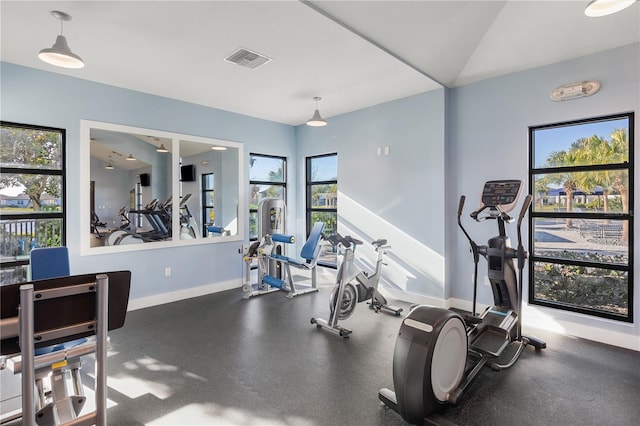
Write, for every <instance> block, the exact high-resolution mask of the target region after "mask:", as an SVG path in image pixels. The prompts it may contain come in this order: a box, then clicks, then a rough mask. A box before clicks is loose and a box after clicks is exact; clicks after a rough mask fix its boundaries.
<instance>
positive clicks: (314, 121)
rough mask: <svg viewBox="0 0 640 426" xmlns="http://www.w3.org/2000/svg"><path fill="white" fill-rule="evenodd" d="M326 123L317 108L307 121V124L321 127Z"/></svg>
mask: <svg viewBox="0 0 640 426" xmlns="http://www.w3.org/2000/svg"><path fill="white" fill-rule="evenodd" d="M326 125H327V122H326V121H325V120H324V119H323V118H322V117H320V111H318V110H316V111H315V112H314V113H313V117H311V118H310V119H309V121H307V126H313V127H321V126H326Z"/></svg>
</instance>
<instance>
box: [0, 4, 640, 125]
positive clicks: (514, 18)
mask: <svg viewBox="0 0 640 426" xmlns="http://www.w3.org/2000/svg"><path fill="white" fill-rule="evenodd" d="M588 3H589V0H574V1H516V0H510V1H484V0H477V1H426V0H423V1H406V0H394V1H366V0H351V1H313V2H308V1H296V0H285V1H268V0H263V1H241V0H236V1H71V2H63V1H6V0H2V1H1V2H0V14H1V16H0V23H1V27H2V28H1V33H0V35H1V50H0V55H1V59H2V60H3V61H6V62H10V63H15V64H19V65H24V66H28V67H33V68H39V69H43V70H48V71H52V72H56V73H61V74H66V75H71V76H75V77H78V78H83V79H87V80H92V81H97V82H101V83H105V84H109V85H113V86H118V87H123V88H127V89H132V90H137V91H141V92H146V93H151V94H156V95H160V96H166V97H169V98H174V99H179V100H183V101H187V102H193V103H196V104H201V105H206V106H210V107H214V108H219V109H223V110H227V111H233V112H236V113H240V114H245V115H249V116H252V117H259V118H263V119H267V120H272V121H276V122H280V123H286V124H291V125H299V124H302V123H304V122H305V121H306V120H307V119H308V118H309V117H310V116H311V114H312V113H313V109H314V108H315V103H314V101H313V100H312V98H313V97H314V96H321V97H322V98H323V99H322V101H321V102H320V105H319V109H320V112H321V113H322V115H323V116H324V117H325V118H327V117H331V116H334V115H338V114H343V113H346V112H350V111H354V110H358V109H361V108H365V107H367V106H371V105H376V104H379V103H382V102H386V101H390V100H393V99H399V98H403V97H406V96H410V95H414V94H418V93H422V92H426V91H430V90H433V89H436V88H439V87H440V84H442V85H445V86H447V87H456V86H460V85H463V84H468V83H471V82H475V81H479V80H483V79H487V78H491V77H496V76H500V75H504V74H508V73H511V72H515V71H520V70H524V69H529V68H533V67H537V66H542V65H547V64H550V63H555V62H559V61H563V60H567V59H571V58H576V57H579V56H584V55H588V54H591V53H595V52H599V51H603V50H607V49H610V48H614V47H618V46H624V45H627V44H631V43H635V42H640V4H639V2H636V4H634V5H633V6H631V7H630V8H628V9H626V10H624V11H622V12H620V13H618V14H615V15H611V16H608V17H603V18H588V17H586V16H585V15H584V13H583V10H584V8H585V6H586V5H587V4H588ZM52 10H61V11H64V12H66V13H69V14H70V15H72V17H73V20H72V21H71V22H67V23H65V25H64V35H65V36H66V37H67V40H68V42H69V46H70V47H71V49H72V50H73V51H74V52H75V53H76V54H78V55H80V56H81V57H82V58H83V60H84V61H85V63H86V67H85V68H83V69H80V70H65V69H61V68H57V67H54V66H51V65H48V64H45V63H44V62H41V61H40V60H39V59H38V58H37V52H38V51H39V50H40V49H42V48H45V47H51V45H52V44H53V42H54V41H55V37H56V35H57V34H59V31H60V24H59V22H58V21H57V20H56V19H54V18H53V17H52V16H51V15H50V11H52ZM238 47H244V48H246V49H250V50H253V51H256V52H259V53H261V54H263V55H265V56H268V57H270V58H272V59H273V60H272V61H271V62H269V63H268V64H266V65H264V66H262V67H260V68H257V69H255V70H251V69H248V68H242V67H240V66H238V65H235V64H230V63H227V62H224V61H223V58H225V57H226V56H228V55H229V54H230V53H232V52H233V51H234V50H235V49H237V48H238ZM612 66H613V65H612ZM429 77H431V78H429ZM595 77H597V76H595ZM585 78H594V76H591V75H587V74H585ZM565 83H570V82H565ZM551 89H552V88H551V87H550V88H549V90H551Z"/></svg>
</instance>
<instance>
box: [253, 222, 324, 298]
mask: <svg viewBox="0 0 640 426" xmlns="http://www.w3.org/2000/svg"><path fill="white" fill-rule="evenodd" d="M323 230H324V222H316V223H314V224H313V228H311V232H310V233H309V238H307V241H306V242H305V243H304V246H302V250H301V251H300V257H302V259H303V260H297V259H293V258H291V257H287V256H284V255H281V254H278V253H276V250H275V247H276V244H275V243H284V244H293V243H295V237H294V236H292V235H283V234H273V235H269V234H267V235H265V236H264V237H263V238H262V241H261V243H260V245H259V246H258V248H257V250H253V251H255V252H256V253H255V254H256V255H257V257H258V284H256V285H251V283H250V282H251V281H250V280H251V277H250V272H251V262H252V256H251V254H247V255H245V256H244V261H245V263H246V278H245V283H244V284H243V285H242V290H243V292H244V296H243V297H244V298H245V299H249V298H250V297H253V296H260V295H263V294H267V293H271V292H274V291H278V290H285V291H288V294H287V297H288V298H289V299H293V298H294V297H295V296H299V295H301V294H306V293H311V292H316V291H318V285H317V281H316V266H317V262H318V255H319V254H320V240H321V239H322V231H323ZM251 251H252V250H250V252H251ZM270 260H273V261H275V262H276V263H277V264H278V266H280V270H281V271H284V272H283V274H284V279H281V278H278V277H274V276H272V275H269V274H267V273H266V271H268V268H267V267H268V264H269V261H270ZM291 267H293V268H296V269H304V270H305V271H311V286H310V287H305V288H296V285H295V283H294V282H293V276H292V275H291Z"/></svg>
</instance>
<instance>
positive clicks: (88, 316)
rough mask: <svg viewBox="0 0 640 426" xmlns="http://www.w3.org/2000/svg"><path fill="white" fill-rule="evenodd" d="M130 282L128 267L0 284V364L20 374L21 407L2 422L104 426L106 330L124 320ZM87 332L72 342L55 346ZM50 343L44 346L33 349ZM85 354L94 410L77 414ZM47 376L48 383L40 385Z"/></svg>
mask: <svg viewBox="0 0 640 426" xmlns="http://www.w3.org/2000/svg"><path fill="white" fill-rule="evenodd" d="M130 283H131V272H129V271H118V272H107V273H102V274H87V275H75V276H68V277H61V278H53V279H48V280H39V281H33V282H29V283H25V284H12V285H7V286H2V287H0V296H1V300H0V369H8V370H10V371H12V372H13V373H14V374H19V373H21V374H22V380H21V384H22V397H21V398H22V409H21V410H17V411H16V412H12V413H8V414H7V415H5V416H3V418H2V419H1V422H2V423H4V422H7V421H11V420H14V419H17V418H19V417H22V424H23V425H25V426H35V425H36V424H37V425H39V426H43V425H62V424H64V425H93V424H97V425H105V426H106V424H107V419H106V417H107V411H106V405H107V404H106V402H107V382H106V379H107V374H106V362H107V345H108V337H107V332H108V331H109V330H115V329H118V328H120V327H122V326H123V325H124V320H125V316H126V312H127V305H128V301H129V288H130ZM87 337H91V339H88V340H87V341H85V342H84V343H81V344H79V345H76V346H69V347H67V346H66V345H63V344H64V343H65V342H69V341H72V340H77V339H82V338H87ZM52 345H55V348H54V350H53V351H52V352H45V353H42V354H38V355H36V350H37V349H41V348H45V347H50V346H52ZM91 353H95V358H96V369H95V370H96V371H95V373H96V378H95V380H96V382H95V398H96V401H95V404H96V409H95V411H93V412H90V413H87V414H84V415H82V416H79V414H80V412H81V410H82V407H83V405H84V403H85V401H86V397H85V396H84V390H83V387H82V382H81V377H80V364H81V357H82V356H85V355H88V354H91ZM49 377H50V381H51V389H50V390H49V391H47V392H45V381H46V379H48V378H49ZM68 381H71V382H72V384H73V392H72V391H71V390H70V389H69V386H68V383H67V382H68Z"/></svg>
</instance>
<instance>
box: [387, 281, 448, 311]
mask: <svg viewBox="0 0 640 426" xmlns="http://www.w3.org/2000/svg"><path fill="white" fill-rule="evenodd" d="M378 290H380V293H382V295H383V296H388V297H389V298H391V299H397V300H402V301H405V302H409V303H412V304H413V303H415V304H418V305H429V306H437V307H438V308H445V309H448V308H449V307H450V306H448V305H447V304H446V303H445V301H444V300H442V299H438V298H435V297H429V296H424V295H421V294H415V293H407V292H406V291H401V290H394V289H392V288H389V287H388V286H382V285H381V286H380V287H378Z"/></svg>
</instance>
